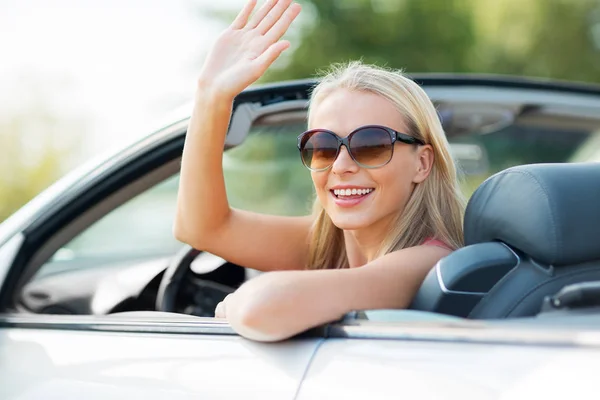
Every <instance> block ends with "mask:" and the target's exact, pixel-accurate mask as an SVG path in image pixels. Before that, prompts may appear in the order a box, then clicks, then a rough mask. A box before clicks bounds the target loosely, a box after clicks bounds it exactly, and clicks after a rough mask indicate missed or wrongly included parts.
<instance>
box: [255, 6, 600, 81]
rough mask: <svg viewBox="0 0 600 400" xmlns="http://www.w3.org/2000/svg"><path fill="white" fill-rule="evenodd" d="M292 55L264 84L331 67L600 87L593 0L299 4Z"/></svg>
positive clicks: (599, 13)
mask: <svg viewBox="0 0 600 400" xmlns="http://www.w3.org/2000/svg"><path fill="white" fill-rule="evenodd" d="M300 3H302V4H303V5H304V13H303V17H302V18H303V20H302V28H301V29H300V31H299V32H297V34H296V37H294V38H291V39H292V42H293V46H294V47H293V50H294V51H293V54H292V55H291V57H289V58H288V59H287V60H286V65H285V66H283V67H282V68H279V69H276V70H272V71H270V73H269V74H268V75H267V76H266V77H265V79H266V80H271V81H272V80H282V79H295V78H306V77H309V76H313V75H314V74H315V71H316V70H319V69H322V68H326V67H327V66H328V65H330V64H331V63H334V62H343V61H347V60H352V59H363V60H364V61H365V62H369V63H375V64H378V65H387V66H389V67H393V68H398V69H403V70H405V71H407V72H408V73H412V72H450V73H494V74H515V75H527V76H535V77H542V78H552V79H563V80H576V81H589V82H598V81H600V3H599V2H598V1H595V0H426V1H424V0H300Z"/></svg>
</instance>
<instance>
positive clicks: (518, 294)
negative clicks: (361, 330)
mask: <svg viewBox="0 0 600 400" xmlns="http://www.w3.org/2000/svg"><path fill="white" fill-rule="evenodd" d="M464 230H465V244H466V247H464V248H462V249H460V250H457V251H456V252H454V253H452V254H450V255H449V256H448V257H446V258H444V259H443V260H441V261H440V262H439V263H438V264H437V265H436V267H435V268H434V269H433V270H432V271H431V272H430V273H429V275H428V276H427V278H426V279H425V281H424V283H423V285H422V287H421V289H420V290H419V292H418V294H417V296H416V297H415V300H414V302H413V305H412V306H411V307H412V308H415V309H419V310H427V311H434V312H441V313H446V314H452V315H458V316H463V317H469V318H476V319H490V318H509V317H523V316H532V315H535V314H537V313H538V312H539V311H540V308H541V305H542V301H543V299H544V297H545V296H548V295H552V294H554V293H556V292H558V291H559V290H560V289H561V288H562V287H564V286H566V285H568V284H572V283H578V282H585V281H590V280H598V279H600V164H598V163H573V164H534V165H523V166H518V167H513V168H509V169H507V170H505V171H502V172H500V173H498V174H496V175H494V176H492V177H490V178H489V179H488V180H486V181H485V182H484V183H483V184H482V185H481V186H480V187H479V188H478V189H477V190H476V191H475V193H474V194H473V196H472V197H471V199H470V201H469V204H468V206H467V210H466V213H465V226H464Z"/></svg>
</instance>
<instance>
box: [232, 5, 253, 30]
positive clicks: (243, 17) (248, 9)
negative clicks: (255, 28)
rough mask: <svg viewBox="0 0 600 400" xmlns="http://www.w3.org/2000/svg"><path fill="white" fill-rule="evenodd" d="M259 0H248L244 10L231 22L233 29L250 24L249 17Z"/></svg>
mask: <svg viewBox="0 0 600 400" xmlns="http://www.w3.org/2000/svg"><path fill="white" fill-rule="evenodd" d="M256 1H257V0H248V2H247V3H246V5H245V6H244V8H243V9H242V11H240V13H239V14H238V16H237V17H236V18H235V20H234V21H233V22H232V23H231V27H232V28H233V29H242V28H243V27H245V26H246V24H248V18H250V14H252V10H254V7H256Z"/></svg>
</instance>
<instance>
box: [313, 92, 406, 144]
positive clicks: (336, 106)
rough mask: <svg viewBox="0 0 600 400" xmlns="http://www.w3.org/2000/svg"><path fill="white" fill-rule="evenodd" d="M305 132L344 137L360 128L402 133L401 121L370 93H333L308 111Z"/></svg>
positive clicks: (391, 107)
mask: <svg viewBox="0 0 600 400" xmlns="http://www.w3.org/2000/svg"><path fill="white" fill-rule="evenodd" d="M311 112H312V114H311V116H310V117H311V118H310V126H309V129H316V128H321V129H328V130H331V131H333V132H335V133H337V134H338V135H339V136H346V135H348V134H349V133H350V132H352V131H353V130H354V129H356V128H358V127H360V126H364V125H384V126H387V127H389V128H392V129H395V130H397V131H400V132H405V131H406V124H405V122H404V118H403V117H402V115H401V114H400V112H399V111H398V110H397V109H396V107H395V106H394V105H393V104H392V103H391V102H390V101H389V100H387V99H386V98H384V97H382V96H379V95H377V94H374V93H369V92H361V91H352V90H348V89H336V90H335V91H333V92H332V93H329V94H327V95H326V96H325V97H324V98H323V99H322V100H321V101H320V102H318V103H316V104H315V107H314V108H313V109H312V110H311Z"/></svg>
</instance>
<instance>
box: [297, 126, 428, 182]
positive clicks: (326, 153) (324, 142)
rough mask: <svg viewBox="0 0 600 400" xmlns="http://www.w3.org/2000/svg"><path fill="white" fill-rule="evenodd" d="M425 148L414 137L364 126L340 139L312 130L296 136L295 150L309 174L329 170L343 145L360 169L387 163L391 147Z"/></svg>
mask: <svg viewBox="0 0 600 400" xmlns="http://www.w3.org/2000/svg"><path fill="white" fill-rule="evenodd" d="M396 142H402V143H406V144H418V145H424V144H425V143H424V142H423V141H422V140H420V139H417V138H415V137H413V136H410V135H407V134H405V133H400V132H396V131H395V130H393V129H391V128H388V127H385V126H380V125H367V126H362V127H360V128H357V129H355V130H354V131H352V132H351V133H350V134H349V135H348V136H346V137H343V138H341V137H339V136H338V135H336V134H335V133H334V132H332V131H329V130H327V129H311V130H309V131H306V132H304V133H303V134H301V135H300V136H298V150H300V155H301V157H302V163H303V164H304V165H305V166H306V168H308V169H310V170H311V171H325V170H326V169H329V168H331V166H332V165H333V163H334V162H335V160H336V158H337V156H338V155H339V154H340V148H341V147H342V145H344V146H346V150H347V151H348V153H349V154H350V157H352V159H353V160H354V162H356V163H357V164H358V165H359V166H361V167H363V168H379V167H383V166H384V165H386V164H387V163H389V162H390V160H391V159H392V156H393V155H394V143H396Z"/></svg>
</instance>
